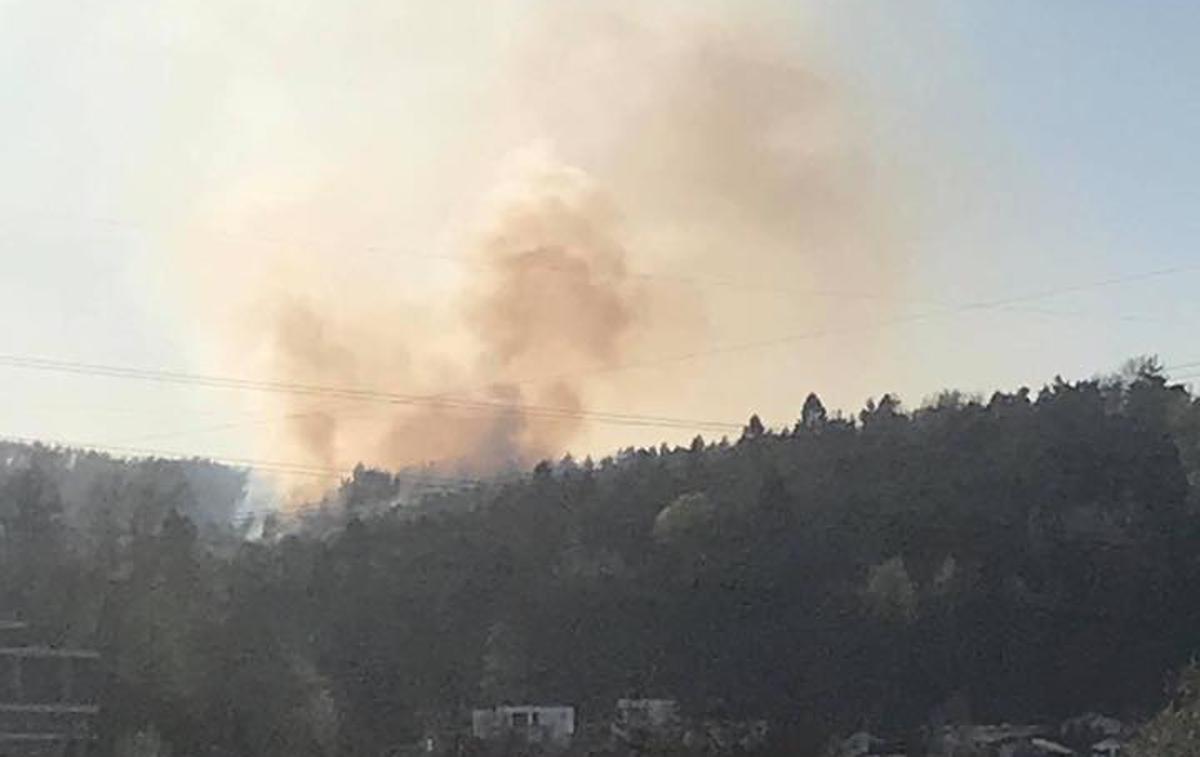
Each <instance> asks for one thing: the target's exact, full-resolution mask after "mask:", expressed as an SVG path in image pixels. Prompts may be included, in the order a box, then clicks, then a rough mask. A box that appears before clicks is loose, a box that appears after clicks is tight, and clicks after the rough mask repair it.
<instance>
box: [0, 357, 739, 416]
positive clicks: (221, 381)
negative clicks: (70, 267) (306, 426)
mask: <svg viewBox="0 0 1200 757" xmlns="http://www.w3.org/2000/svg"><path fill="white" fill-rule="evenodd" d="M0 365H2V366H8V367H11V368H22V369H29V370H40V371H52V372H59V373H69V374H76V375H85V376H99V377H105V378H124V379H138V380H143V381H154V382H159V383H168V384H184V385H189V386H199V387H205V388H210V389H236V390H249V391H258V392H267V393H276V394H292V395H300V396H327V397H336V398H341V399H348V400H355V401H369V402H381V403H385V404H397V405H419V406H429V407H438V408H445V409H464V410H486V411H492V412H499V413H513V412H520V413H522V414H523V415H526V416H529V417H534V418H541V419H549V420H591V421H596V422H600V423H612V424H616V425H627V426H649V427H658V428H683V429H697V428H699V429H719V430H726V431H728V430H735V429H740V428H741V424H738V423H732V422H727V421H712V420H697V419H688V418H672V417H664V416H652V415H639V414H633V413H611V412H603V411H589V410H580V409H575V408H563V407H551V406H544V405H529V404H525V403H509V402H501V401H489V400H472V399H465V398H460V397H453V396H448V395H417V394H402V393H399V392H390V391H383V390H377V389H366V388H359V387H345V386H333V385H323V384H306V383H298V382H292V381H269V380H258V379H244V378H237V377H231V376H215V375H206V374H198V373H188V372H183V371H167V370H159V369H146V368H133V367H127V366H116V365H107V364H101V363H85V362H80V361H74V360H60V359H55V358H47V357H39V356H28V355H12V354H0Z"/></svg>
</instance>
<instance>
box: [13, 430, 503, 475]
mask: <svg viewBox="0 0 1200 757" xmlns="http://www.w3.org/2000/svg"><path fill="white" fill-rule="evenodd" d="M0 440H3V441H7V442H13V443H17V444H25V445H41V446H44V447H57V448H61V449H65V450H73V451H79V452H87V451H100V452H108V453H114V454H118V455H125V456H134V457H143V458H150V459H169V460H171V461H174V462H187V461H189V460H204V461H209V462H214V463H220V464H223V465H228V466H231V467H235V468H250V469H253V470H256V471H263V472H266V473H279V474H285V475H297V476H312V477H315V478H326V479H338V480H340V479H343V478H346V477H348V476H350V475H351V474H352V473H353V471H352V470H349V469H344V468H334V467H325V466H318V465H311V464H308V463H296V462H288V461H280V460H261V459H256V458H249V457H232V456H226V455H206V454H200V453H194V452H192V453H189V452H180V451H179V450H163V449H155V448H151V447H135V446H125V445H116V444H99V443H94V442H81V441H68V440H58V439H38V438H34V437H27V436H15V435H7V434H5V435H0ZM389 475H391V476H393V478H395V479H397V480H399V481H401V482H404V483H409V484H414V485H421V484H426V483H428V484H431V485H438V484H449V485H459V486H474V485H477V484H480V483H483V482H484V480H483V479H480V478H469V477H464V476H450V475H444V474H436V473H425V472H420V473H418V472H411V471H408V472H406V471H399V472H396V473H393V474H389Z"/></svg>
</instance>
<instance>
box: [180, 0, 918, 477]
mask: <svg viewBox="0 0 1200 757" xmlns="http://www.w3.org/2000/svg"><path fill="white" fill-rule="evenodd" d="M537 7H539V8H541V10H538V11H536V12H529V11H527V12H526V14H525V15H522V16H521V17H520V23H519V24H518V26H519V28H520V29H521V30H522V31H521V32H520V33H519V34H513V35H501V38H500V39H499V40H498V41H496V40H493V43H492V44H491V46H490V47H489V46H487V45H483V43H482V42H479V39H478V38H477V37H478V35H476V37H471V36H470V35H469V34H467V31H469V29H468V30H455V29H452V30H451V31H449V32H446V35H447V36H444V37H438V38H437V39H436V40H434V42H431V43H429V44H431V45H433V44H437V45H442V46H444V45H447V44H449V45H450V53H447V55H448V56H451V57H452V54H453V53H456V52H457V53H459V54H460V57H459V58H456V59H455V65H456V66H458V68H456V69H454V70H455V71H457V72H459V73H456V74H454V76H456V77H458V78H455V79H454V80H453V81H452V82H449V83H442V84H441V85H440V86H442V88H443V89H441V90H439V89H437V87H436V86H435V85H433V84H429V82H427V81H424V80H422V81H421V82H420V83H421V85H422V86H425V85H428V87H429V89H430V90H431V92H432V93H431V92H426V91H424V90H420V88H419V87H418V90H419V94H418V95H412V94H411V93H409V94H406V95H403V96H401V95H399V94H397V95H396V98H397V100H396V102H397V103H399V104H398V105H396V106H395V108H388V107H385V106H383V105H381V104H380V103H381V102H383V103H387V102H389V100H388V96H389V95H388V90H387V88H386V87H385V86H383V85H382V84H380V82H381V81H384V80H386V79H387V77H386V76H385V72H386V71H387V70H390V69H388V67H387V66H386V65H384V64H381V63H380V60H386V59H387V57H388V55H389V54H390V53H389V48H387V46H386V44H383V43H380V45H381V46H380V48H379V49H374V48H372V47H371V43H372V42H375V41H378V38H379V33H375V34H372V35H368V36H367V37H365V38H364V39H367V40H368V42H367V43H363V42H362V41H361V40H360V39H359V38H357V37H353V35H351V37H352V38H353V39H352V43H353V44H355V45H362V44H366V45H367V49H366V50H365V51H363V50H361V49H359V48H357V47H356V48H355V50H354V53H353V55H351V54H350V53H349V52H348V51H345V50H344V51H342V52H344V53H346V54H347V55H349V57H350V58H351V59H352V60H354V61H358V62H357V63H352V64H345V65H348V66H351V68H350V70H349V73H348V74H347V75H348V76H352V78H353V77H357V78H358V79H359V80H361V81H363V82H367V83H368V84H364V85H363V86H362V87H360V89H359V90H358V94H357V95H353V94H350V95H346V96H345V99H346V102H347V103H348V104H347V107H345V109H344V110H343V111H340V112H334V113H331V112H327V111H326V110H325V109H320V108H315V107H314V108H313V109H312V110H304V106H302V105H295V104H293V105H292V106H291V107H292V108H299V109H300V111H299V112H298V113H294V112H293V113H291V117H292V118H293V119H294V124H295V128H296V129H297V130H299V131H300V133H301V135H302V136H300V137H292V138H290V139H288V140H284V143H283V145H282V146H279V145H273V144H272V146H269V147H268V146H265V145H267V144H268V141H267V140H263V141H262V145H264V146H262V148H261V149H262V151H263V154H262V155H260V156H259V157H258V158H257V159H253V158H252V159H249V160H248V161H247V162H246V163H245V164H239V165H237V166H236V167H234V168H232V169H230V171H229V172H228V176H227V177H226V179H225V180H223V181H220V182H217V183H216V184H215V186H214V188H213V189H212V190H211V191H209V192H207V193H206V195H205V198H206V199H205V200H204V202H202V203H200V205H199V207H200V210H199V211H198V212H197V214H196V216H197V222H196V223H195V224H193V225H192V226H191V227H189V228H192V229H194V230H196V231H195V232H194V233H192V234H190V235H189V238H188V239H187V240H186V242H185V246H186V248H187V249H188V250H189V251H190V252H189V258H190V260H191V261H192V262H193V263H194V264H195V265H194V266H192V267H191V269H190V271H191V275H190V281H191V282H192V287H191V290H192V294H193V295H195V297H194V301H196V302H198V303H199V306H200V310H199V311H198V312H201V313H203V314H204V315H203V317H202V318H200V319H198V320H199V321H201V322H202V323H204V324H207V326H209V327H210V328H208V329H207V333H209V334H211V335H213V339H214V343H215V347H214V348H213V349H212V350H211V354H212V356H213V357H212V359H213V360H219V361H220V363H221V366H222V367H223V368H226V372H232V371H233V370H234V369H235V368H236V371H237V372H238V373H241V374H244V373H249V374H251V375H253V376H256V377H259V378H262V379H266V380H271V381H277V382H292V383H303V384H308V385H321V386H331V387H356V388H366V389H371V390H379V391H386V392H391V393H397V394H401V395H403V397H399V398H393V401H392V402H361V401H357V402H356V401H350V400H348V399H345V398H323V397H313V396H306V395H291V394H286V393H284V394H270V395H264V396H263V397H259V398H258V400H257V402H258V403H259V404H258V405H256V406H255V407H254V408H252V410H253V411H254V412H256V413H258V414H260V415H262V416H263V417H264V418H266V420H264V421H261V422H258V421H256V422H255V424H253V425H251V427H252V428H254V429H255V430H256V432H258V435H259V437H260V446H261V447H262V450H263V453H262V454H263V455H264V456H270V457H271V458H283V459H289V460H295V461H301V462H306V463H311V464H319V465H322V466H330V467H339V468H343V467H346V466H349V465H353V464H354V463H356V462H359V461H362V462H365V463H367V464H370V465H380V466H386V467H392V468H399V467H407V466H418V465H425V464H430V463H432V464H435V465H437V466H439V467H440V469H442V470H446V471H460V472H465V473H472V474H475V473H489V472H494V471H498V470H504V469H506V468H509V467H511V466H524V465H528V464H529V463H531V462H533V461H535V460H537V459H539V458H543V457H547V456H557V455H561V454H562V453H564V452H566V451H567V450H568V449H575V450H579V449H583V450H584V451H591V450H595V449H598V448H599V449H603V448H606V447H610V446H612V445H613V444H614V443H615V441H616V440H618V439H627V440H629V441H631V442H635V443H640V442H645V441H651V442H652V441H654V440H655V439H661V438H663V436H664V435H665V434H666V433H668V432H664V431H662V430H654V429H650V430H648V431H647V430H646V429H638V430H637V431H636V433H635V432H633V431H631V430H630V429H629V428H619V427H618V428H615V429H614V428H610V427H606V426H604V425H603V424H598V423H596V422H594V419H592V417H591V411H594V410H611V411H622V412H626V413H649V412H651V411H653V410H656V409H657V410H658V411H659V412H657V413H654V414H657V415H663V414H675V415H683V416H688V415H691V416H695V417H698V418H714V417H724V418H740V417H744V415H743V408H754V409H759V410H763V409H766V410H768V411H770V410H773V409H780V410H781V411H782V412H787V411H788V408H789V407H790V405H791V404H792V403H794V401H795V400H794V398H789V397H784V396H783V392H781V391H779V390H780V388H781V387H782V386H784V385H785V384H781V383H780V382H781V380H785V383H786V384H787V385H790V381H787V380H786V378H787V377H781V375H780V371H779V362H778V360H776V359H771V358H772V356H770V355H766V356H762V355H759V356H754V358H753V359H750V358H747V359H741V358H740V357H734V358H731V359H727V360H725V361H724V362H718V363H714V364H706V363H703V362H701V363H697V362H693V361H689V359H688V357H687V356H688V355H694V354H700V355H702V354H703V353H704V352H705V351H706V350H710V349H712V350H713V351H716V352H720V348H722V347H723V346H724V345H726V344H730V343H733V344H736V343H738V342H739V341H748V340H749V341H753V340H756V339H758V340H761V339H763V338H764V337H765V338H770V337H773V336H777V335H780V334H783V335H787V334H790V333H795V332H796V331H802V330H804V329H820V328H822V327H825V326H827V325H829V324H832V323H835V322H838V323H844V322H845V321H846V319H847V318H849V319H857V320H859V321H861V320H863V319H866V318H870V317H875V316H878V315H879V314H881V313H883V312H884V311H885V310H886V308H887V307H888V305H887V303H886V301H883V300H878V301H864V300H861V299H860V300H856V301H854V302H853V303H852V304H851V305H849V306H848V305H845V304H844V303H842V304H839V301H838V300H836V299H834V300H832V301H831V300H829V299H822V298H820V297H816V296H808V295H806V294H804V293H805V292H806V291H808V290H813V289H820V288H825V289H830V288H833V289H837V288H843V289H849V288H854V289H857V290H860V291H862V290H866V291H871V290H873V289H892V290H894V289H895V287H896V286H897V284H898V283H899V276H898V262H897V261H896V259H895V256H894V254H893V251H894V250H895V249H896V248H897V247H898V244H897V241H898V239H899V237H900V236H901V231H900V229H898V224H897V222H896V219H895V218H893V217H892V216H891V214H890V213H889V210H888V198H889V197H891V196H894V195H895V193H896V192H897V190H896V187H894V186H891V183H892V180H891V179H889V178H888V177H886V176H883V175H882V174H881V172H880V171H879V170H877V169H876V168H875V167H873V166H872V165H871V159H870V151H869V149H868V140H867V139H866V137H865V130H864V129H862V128H860V127H861V124H860V120H861V117H860V116H859V115H856V113H857V112H858V111H856V110H855V108H853V107H851V106H850V104H849V103H848V102H847V98H846V96H845V94H844V93H843V92H841V91H840V90H839V88H838V87H837V86H836V85H835V84H834V80H833V79H831V78H829V77H827V76H823V75H821V74H819V73H817V72H816V70H815V69H814V68H813V66H812V65H810V61H809V60H808V59H807V57H806V53H805V51H804V50H802V49H799V48H798V47H797V46H796V45H795V43H790V42H787V41H785V40H782V39H780V38H778V37H777V36H776V35H773V34H772V33H771V32H770V31H769V30H766V29H765V26H766V25H764V24H759V25H755V24H754V23H752V22H751V21H747V20H746V19H745V18H741V17H737V18H735V17H734V16H733V15H730V14H720V13H717V14H715V15H712V14H710V15H708V16H703V15H698V14H689V13H687V12H684V11H680V10H677V12H675V13H660V14H658V15H654V14H652V13H649V12H647V11H644V10H640V8H642V6H640V5H638V6H629V9H627V10H625V11H620V12H618V11H603V12H602V11H588V10H583V9H580V8H575V7H574V6H571V8H572V9H571V10H566V9H565V7H563V6H557V5H548V6H537ZM330 12H331V13H336V11H330ZM342 21H344V22H347V23H349V22H348V21H347V20H346V19H342ZM313 23H314V24H316V23H318V22H316V21H314V22H313ZM356 23H357V22H356ZM361 23H367V21H362V22H361ZM312 31H315V29H314V30H312ZM459 31H461V32H462V35H461V37H460V38H455V37H454V35H455V34H458V33H459ZM476 31H477V30H476ZM298 36H299V37H303V35H302V34H299V35H298ZM384 36H386V35H384ZM406 39H407V38H406ZM347 44H351V43H350V42H348V43H347ZM407 44H410V45H418V46H419V44H420V43H419V42H416V41H413V40H411V39H410V40H408V42H407ZM475 44H478V45H483V47H484V48H485V52H484V53H483V54H480V53H478V52H476V51H473V50H472V49H471V47H472V45H475ZM295 45H296V43H295V40H294V39H292V38H289V39H286V40H282V41H278V43H277V48H273V49H270V50H269V52H270V53H271V54H273V55H275V56H277V57H278V58H279V59H280V61H281V62H283V63H286V61H287V60H288V56H289V55H295V56H307V55H313V54H315V53H312V51H311V47H306V48H304V50H303V52H301V51H299V50H297V49H293V47H294V46H295ZM431 49H432V48H431ZM334 52H337V51H336V50H335V51H334ZM331 54H332V53H331ZM430 54H431V55H432V54H433V53H432V52H431V53H430ZM414 55H415V54H414ZM309 65H310V66H311V65H312V64H311V63H309ZM462 70H465V71H466V72H467V73H466V74H462V73H461V71H462ZM430 76H433V74H430ZM446 76H450V74H446ZM439 81H440V80H439ZM455 82H457V83H455ZM463 82H466V83H463ZM246 86H249V85H245V86H244V87H243V89H244V88H245V87H246ZM261 86H262V87H263V91H264V92H267V91H270V92H275V89H274V88H276V87H277V86H278V81H275V80H272V81H271V82H264V83H262V85H261ZM414 86H416V85H414ZM251 89H253V88H252V87H251ZM352 91H353V90H352ZM301 99H302V98H297V101H298V102H299V101H300V100H301ZM244 100H245V95H244V94H243V101H244ZM401 105H403V106H404V107H401ZM426 111H428V112H426ZM397 112H400V113H403V115H404V117H403V118H400V117H399V116H397V115H396V113H397ZM397 119H399V120H397ZM413 122H416V123H417V124H418V125H419V124H420V123H426V124H428V128H426V129H418V126H413V125H412V123H413ZM389 126H391V127H394V129H391V130H389ZM268 133H271V134H273V133H274V132H268ZM410 143H411V144H410ZM251 154H253V152H252V151H251ZM431 156H432V157H431ZM214 228H216V229H222V230H227V229H233V230H234V231H233V233H231V234H230V235H229V237H228V238H227V239H224V240H220V241H214V239H213V236H212V234H211V233H206V232H204V231H203V230H205V229H209V230H211V229H214ZM839 282H852V283H853V287H851V286H850V285H849V284H846V285H842V284H840V283H839ZM756 286H757V287H759V289H758V290H756V289H755V287H756ZM868 338H870V337H862V338H860V340H859V342H858V343H856V348H857V349H860V350H861V349H862V348H863V347H864V344H863V342H862V340H864V339H868ZM676 357H678V359H675V358H676ZM764 357H765V358H766V359H761V358H764ZM806 357H808V358H809V359H810V362H809V363H806V365H809V367H810V371H811V375H810V377H809V379H810V380H809V385H810V386H818V385H820V384H821V382H822V380H830V379H834V380H836V372H834V371H833V369H826V368H825V367H824V366H825V365H826V364H827V363H828V362H829V358H830V355H829V354H828V353H824V352H821V351H820V350H817V349H813V350H809V351H808V352H807V353H806ZM731 361H734V362H731ZM860 366H861V362H860ZM797 396H799V395H797ZM776 401H778V402H779V403H780V404H779V405H778V407H776V406H773V405H772V403H773V402H776ZM663 408H668V409H669V412H662V410H663ZM272 415H273V416H274V418H275V420H271V418H272ZM671 433H679V434H681V435H683V436H688V435H690V434H691V433H694V432H691V431H683V432H671ZM637 434H641V435H642V436H638V435H637Z"/></svg>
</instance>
